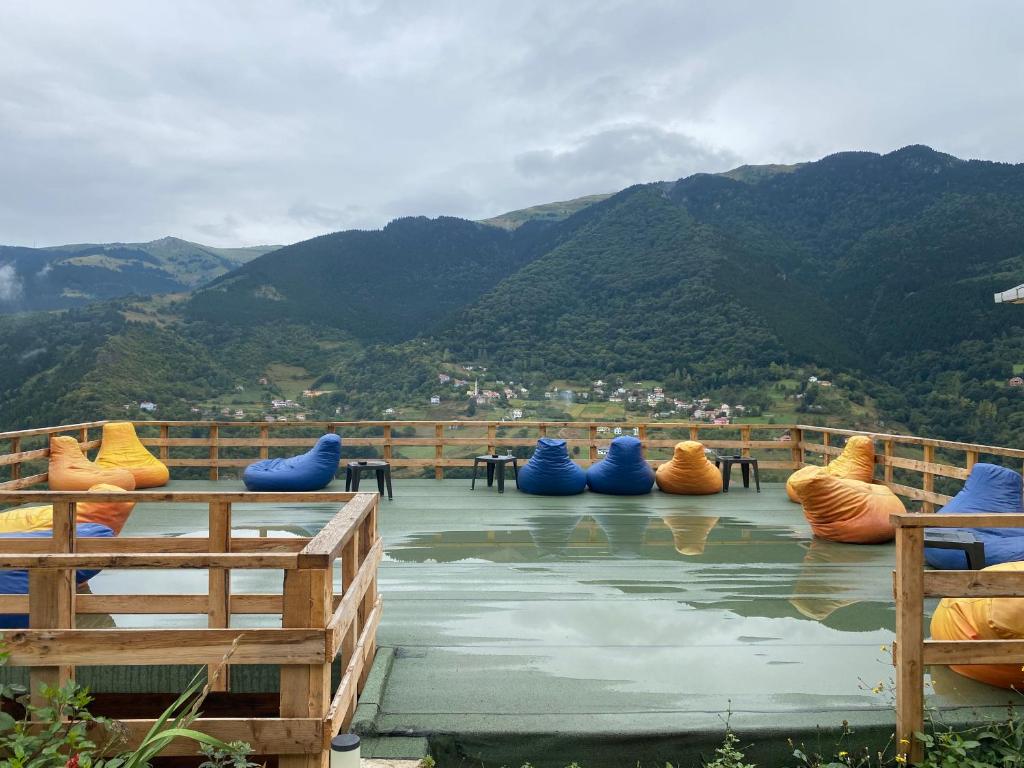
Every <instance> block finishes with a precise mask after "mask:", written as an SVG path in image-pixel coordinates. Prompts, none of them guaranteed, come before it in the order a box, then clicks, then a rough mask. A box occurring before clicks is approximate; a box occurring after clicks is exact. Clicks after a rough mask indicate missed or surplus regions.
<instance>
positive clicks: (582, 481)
mask: <svg viewBox="0 0 1024 768" xmlns="http://www.w3.org/2000/svg"><path fill="white" fill-rule="evenodd" d="M586 488H587V475H586V473H585V472H584V471H583V470H582V469H581V468H580V467H579V466H577V464H576V462H574V461H573V460H572V459H570V458H569V451H568V450H567V449H566V447H565V440H556V439H555V438H553V437H542V438H541V439H540V440H538V441H537V448H536V449H535V450H534V452H533V456H531V457H530V460H529V461H528V462H526V466H524V467H523V468H522V469H520V470H519V490H520V491H522V492H523V493H535V494H538V495H540V496H571V495H573V494H574V493H583V491H585V490H586Z"/></svg>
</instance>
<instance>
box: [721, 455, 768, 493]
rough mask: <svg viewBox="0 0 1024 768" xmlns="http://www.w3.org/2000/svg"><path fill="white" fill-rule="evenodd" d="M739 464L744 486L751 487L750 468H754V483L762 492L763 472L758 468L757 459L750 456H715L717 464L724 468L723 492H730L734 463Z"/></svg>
mask: <svg viewBox="0 0 1024 768" xmlns="http://www.w3.org/2000/svg"><path fill="white" fill-rule="evenodd" d="M733 464H739V465H740V471H741V472H742V473H743V487H744V488H749V487H750V468H751V467H753V468H754V484H755V485H756V486H757V492H758V493H760V492H761V473H760V472H759V471H758V469H757V459H752V458H750V457H749V456H715V466H716V467H719V468H721V470H722V493H728V492H729V477H730V476H731V475H732V465H733Z"/></svg>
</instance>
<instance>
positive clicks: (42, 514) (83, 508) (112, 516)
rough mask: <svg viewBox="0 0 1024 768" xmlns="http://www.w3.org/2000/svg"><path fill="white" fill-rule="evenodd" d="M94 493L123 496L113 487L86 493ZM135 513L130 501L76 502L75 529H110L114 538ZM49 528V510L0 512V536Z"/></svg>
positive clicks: (91, 489)
mask: <svg viewBox="0 0 1024 768" xmlns="http://www.w3.org/2000/svg"><path fill="white" fill-rule="evenodd" d="M89 490H90V491H95V492H97V493H124V491H123V490H122V489H121V488H118V487H117V486H116V485H102V484H101V485H94V486H93V487H92V488H90V489H89ZM134 509H135V502H134V501H121V502H113V501H105V502H100V501H80V502H79V503H78V504H76V505H75V522H76V523H78V524H79V525H82V524H84V523H95V524H98V525H102V526H105V527H107V528H110V529H111V530H112V531H113V532H114V535H115V536H116V535H117V534H119V533H121V529H122V528H124V524H125V523H126V522H128V517H129V516H130V515H131V513H132V510H134ZM51 528H53V506H52V505H51V504H47V505H46V506H44V507H22V508H20V509H12V510H10V511H9V512H0V534H8V533H22V532H26V531H48V530H50V529H51Z"/></svg>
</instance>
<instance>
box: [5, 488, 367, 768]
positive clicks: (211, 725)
mask: <svg viewBox="0 0 1024 768" xmlns="http://www.w3.org/2000/svg"><path fill="white" fill-rule="evenodd" d="M85 499H88V500H89V501H99V502H103V501H111V502H125V501H133V502H139V503H147V504H157V505H159V504H164V503H173V502H191V503H196V502H198V503H202V504H206V505H207V506H208V509H209V532H208V534H207V536H206V537H204V538H162V537H127V536H122V537H118V538H112V539H110V538H107V539H87V538H82V539H79V538H77V537H76V535H75V526H74V524H73V522H74V520H75V505H76V503H78V502H81V501H83V500H85ZM335 502H337V503H339V504H341V505H342V506H341V507H340V508H339V510H338V512H337V513H336V514H335V515H334V517H333V518H332V519H331V520H330V521H329V522H328V523H327V524H326V526H325V527H324V528H323V529H322V530H321V531H320V532H319V533H318V534H316V535H315V536H313V537H312V538H308V537H307V538H300V537H297V538H283V537H279V538H236V537H234V536H232V533H231V512H232V505H234V504H239V503H245V504H253V503H256V504H264V503H271V504H273V503H278V504H305V503H320V504H323V503H335ZM0 503H3V504H53V508H54V515H53V537H52V538H43V539H3V540H2V541H0V568H6V569H14V568H17V569H27V570H28V573H29V593H28V595H3V596H0V611H2V612H4V613H25V614H28V616H29V626H30V628H29V629H16V630H9V631H7V632H6V633H5V634H4V638H3V642H4V645H5V648H6V650H7V651H8V652H9V653H10V659H9V662H8V663H9V665H11V666H20V667H29V668H30V681H31V692H32V695H33V696H34V697H35V698H37V699H38V697H39V686H40V685H41V684H43V683H46V684H50V685H53V684H57V683H59V682H62V681H64V680H67V679H69V678H71V677H72V676H73V675H74V672H75V665H121V664H125V663H126V661H127V662H128V663H130V664H131V665H157V664H160V665H162V664H198V665H208V666H209V667H210V668H212V669H216V668H217V667H218V666H219V665H220V664H221V662H222V660H223V658H224V657H225V655H228V662H227V665H226V667H225V668H224V670H222V674H221V675H220V677H219V678H218V679H217V680H216V681H214V682H213V685H212V687H213V689H214V690H221V691H228V690H229V688H230V686H229V679H228V673H229V670H230V668H231V667H232V666H237V665H248V664H272V665H279V666H280V698H279V712H278V716H277V717H245V716H240V717H234V718H200V719H199V720H198V721H197V722H196V723H195V727H196V728H197V729H198V730H200V731H204V732H206V733H209V734H212V735H214V736H217V737H219V738H221V739H224V740H227V741H231V740H242V741H246V742H249V744H250V745H251V746H252V747H253V750H254V752H255V753H256V754H258V755H265V756H278V757H279V761H280V762H279V765H281V766H283V767H297V766H303V767H312V766H326V764H327V763H326V760H327V757H326V755H327V752H326V750H327V749H328V747H329V742H330V739H331V737H332V736H333V735H335V734H336V733H337V732H338V731H339V730H340V729H342V728H344V727H347V725H348V722H349V721H350V719H351V717H352V714H353V712H354V710H355V705H356V699H357V696H358V694H359V691H361V690H362V686H363V683H364V682H365V680H366V675H367V674H368V672H369V667H370V663H371V662H372V659H373V655H374V652H375V649H376V639H375V638H376V631H377V625H378V623H379V621H380V612H381V602H380V597H379V596H378V594H377V566H378V564H379V562H380V560H381V556H382V552H383V550H382V546H383V545H382V542H381V539H380V537H379V534H378V528H377V513H378V503H379V497H378V495H377V494H376V493H181V492H173V491H170V492H163V491H138V492H130V493H116V494H114V493H105V494H104V493H90V494H84V493H80V492H64V493H56V492H44V491H8V492H0ZM339 557H340V559H341V592H340V594H338V595H337V596H336V595H335V594H334V578H333V574H334V563H335V561H336V560H337V559H338V558H339ZM79 568H87V569H90V568H117V569H136V568H145V569H161V570H164V569H167V570H171V569H180V568H190V569H201V570H205V571H207V572H208V574H209V589H208V593H207V594H161V595H152V594H128V595H99V594H95V595H94V594H87V595H78V594H76V585H75V571H76V569H79ZM239 569H278V570H280V571H282V572H283V584H282V590H281V593H280V594H276V593H271V594H232V593H231V573H232V571H235V570H239ZM168 583H170V579H168ZM84 613H113V614H169V613H173V614H187V613H191V614H206V616H207V625H208V628H206V629H76V621H75V617H76V616H77V615H80V614H84ZM239 614H270V615H274V614H277V615H280V617H281V626H280V627H272V628H245V629H240V628H232V627H231V616H232V615H239ZM339 652H340V653H341V660H342V664H343V669H344V672H343V675H342V677H341V682H340V684H339V686H338V688H337V690H336V691H333V692H332V691H331V690H330V681H331V665H332V663H333V661H334V659H335V658H336V657H337V656H338V654H339ZM225 696H228V697H229V698H230V697H235V696H237V697H239V703H238V707H237V711H238V712H239V713H240V714H242V713H246V712H248V711H249V708H248V707H247V706H246V705H245V694H230V693H226V694H225ZM154 714H156V713H154ZM124 724H125V726H126V727H127V734H128V739H129V742H132V741H137V740H138V739H139V738H140V736H142V735H143V734H144V733H145V732H146V730H147V729H148V728H149V727H150V726H151V725H152V724H153V720H152V719H129V720H127V721H124ZM195 751H196V750H195V745H194V744H191V743H188V742H180V743H179V742H175V743H174V744H173V745H172V747H171V750H170V752H169V753H168V754H172V755H174V754H177V755H181V754H195Z"/></svg>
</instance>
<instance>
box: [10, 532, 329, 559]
mask: <svg viewBox="0 0 1024 768" xmlns="http://www.w3.org/2000/svg"><path fill="white" fill-rule="evenodd" d="M209 541H210V540H209V539H206V538H202V539H199V538H170V537H159V536H125V537H120V536H119V537H117V538H114V539H79V540H78V544H77V546H76V548H75V551H76V552H77V553H79V554H93V553H104V554H116V553H144V552H161V553H164V554H166V553H172V552H173V553H181V552H194V553H208V552H209V549H210V548H209ZM308 541H309V539H306V538H301V537H296V538H294V539H293V538H283V537H278V536H267V537H265V538H253V539H232V540H231V542H232V544H231V551H232V552H236V553H244V552H250V553H255V552H299V551H301V550H302V549H303V547H305V546H306V543H307V542H308ZM0 549H2V552H3V554H12V555H13V554H18V555H30V554H45V553H48V552H50V547H49V539H35V538H32V539H4V540H3V542H2V548H0Z"/></svg>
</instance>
